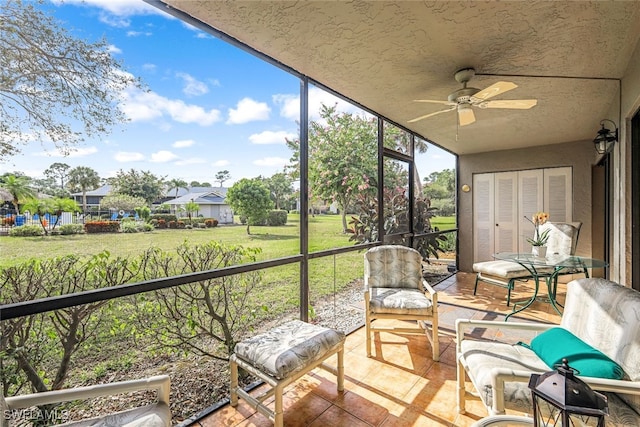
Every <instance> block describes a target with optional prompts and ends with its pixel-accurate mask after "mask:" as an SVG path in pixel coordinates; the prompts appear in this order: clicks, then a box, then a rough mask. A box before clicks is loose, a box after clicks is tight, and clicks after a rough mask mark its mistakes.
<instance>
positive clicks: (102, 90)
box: [0, 0, 141, 159]
mask: <svg viewBox="0 0 640 427" xmlns="http://www.w3.org/2000/svg"><path fill="white" fill-rule="evenodd" d="M0 40H2V43H0V58H2V59H1V62H2V65H1V66H0V70H2V71H1V77H0V159H3V158H6V157H8V156H11V155H15V154H17V153H19V152H20V149H19V148H18V145H19V144H26V143H27V142H29V141H30V140H32V139H33V138H36V139H38V140H40V141H46V140H50V141H52V142H53V144H54V145H55V147H57V148H59V149H61V150H62V151H63V152H69V151H70V150H71V148H72V145H74V144H77V143H78V142H80V141H83V140H84V137H85V136H94V135H103V134H106V133H108V131H109V129H110V128H111V127H113V126H114V125H116V124H118V123H123V122H125V121H126V120H127V119H126V116H125V114H124V113H123V112H122V110H121V109H120V108H118V101H119V97H120V93H121V92H122V91H123V90H124V89H125V88H127V87H130V86H137V87H140V86H141V84H140V82H139V81H138V80H136V79H135V78H134V77H133V76H132V75H131V74H129V73H126V72H124V71H122V66H121V64H120V63H119V62H118V61H116V60H115V59H114V58H113V57H112V56H111V54H110V53H109V43H108V42H107V40H106V39H103V40H100V41H98V42H95V43H90V42H88V41H85V40H80V39H77V38H75V37H73V36H72V34H71V33H70V32H69V31H67V30H66V29H65V28H64V27H63V26H62V24H61V23H60V22H59V21H57V20H56V19H54V18H53V17H52V16H49V15H47V14H46V13H45V12H43V11H42V10H39V9H37V8H36V7H34V5H33V4H32V3H31V2H22V1H21V0H8V1H4V2H2V3H1V5H0Z"/></svg>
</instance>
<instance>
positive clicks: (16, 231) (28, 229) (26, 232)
mask: <svg viewBox="0 0 640 427" xmlns="http://www.w3.org/2000/svg"><path fill="white" fill-rule="evenodd" d="M43 235H44V230H43V229H42V227H41V226H39V225H21V226H20V227H14V228H12V229H11V230H9V236H14V237H27V236H43Z"/></svg>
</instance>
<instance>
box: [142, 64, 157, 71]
mask: <svg viewBox="0 0 640 427" xmlns="http://www.w3.org/2000/svg"><path fill="white" fill-rule="evenodd" d="M142 69H143V70H147V71H155V70H156V64H144V65H143V66H142Z"/></svg>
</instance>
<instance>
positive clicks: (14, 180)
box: [0, 175, 35, 213]
mask: <svg viewBox="0 0 640 427" xmlns="http://www.w3.org/2000/svg"><path fill="white" fill-rule="evenodd" d="M30 181H31V180H30V178H29V177H27V176H24V175H17V176H16V175H5V176H4V177H3V178H2V182H0V186H1V187H2V188H4V189H5V190H7V191H8V192H9V193H10V194H11V197H12V199H11V200H10V202H11V204H12V205H13V208H14V209H15V210H16V213H18V212H20V209H19V208H18V205H19V204H20V203H21V202H22V201H25V200H27V199H30V198H34V197H35V192H34V191H33V189H32V188H31V186H30Z"/></svg>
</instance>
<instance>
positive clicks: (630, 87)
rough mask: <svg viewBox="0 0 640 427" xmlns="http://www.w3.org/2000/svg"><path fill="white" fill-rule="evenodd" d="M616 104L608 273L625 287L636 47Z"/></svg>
mask: <svg viewBox="0 0 640 427" xmlns="http://www.w3.org/2000/svg"><path fill="white" fill-rule="evenodd" d="M620 103H621V110H622V112H621V116H622V120H621V121H622V123H621V124H620V144H619V146H618V147H617V151H616V153H618V154H619V160H618V161H617V162H616V164H615V166H616V169H615V170H616V182H615V183H614V185H615V190H614V197H615V201H614V216H615V218H616V222H615V230H616V231H617V234H616V236H615V238H614V253H613V257H612V260H614V262H617V263H619V264H618V265H616V266H615V268H614V269H612V271H613V273H614V276H613V280H616V281H618V282H620V283H623V284H627V286H629V285H630V284H631V266H632V264H633V258H634V256H633V254H632V252H631V225H632V218H631V168H632V165H631V131H630V129H629V126H627V124H628V123H629V121H630V120H631V118H632V117H633V116H634V115H635V114H636V113H637V111H638V109H639V108H640V44H638V45H636V48H635V50H634V52H633V55H631V58H630V60H629V64H628V66H627V70H626V72H625V74H624V77H623V78H622V97H621V100H620ZM636 221H638V218H636ZM635 260H636V263H637V262H638V254H636V255H635ZM636 265H637V264H636Z"/></svg>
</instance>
